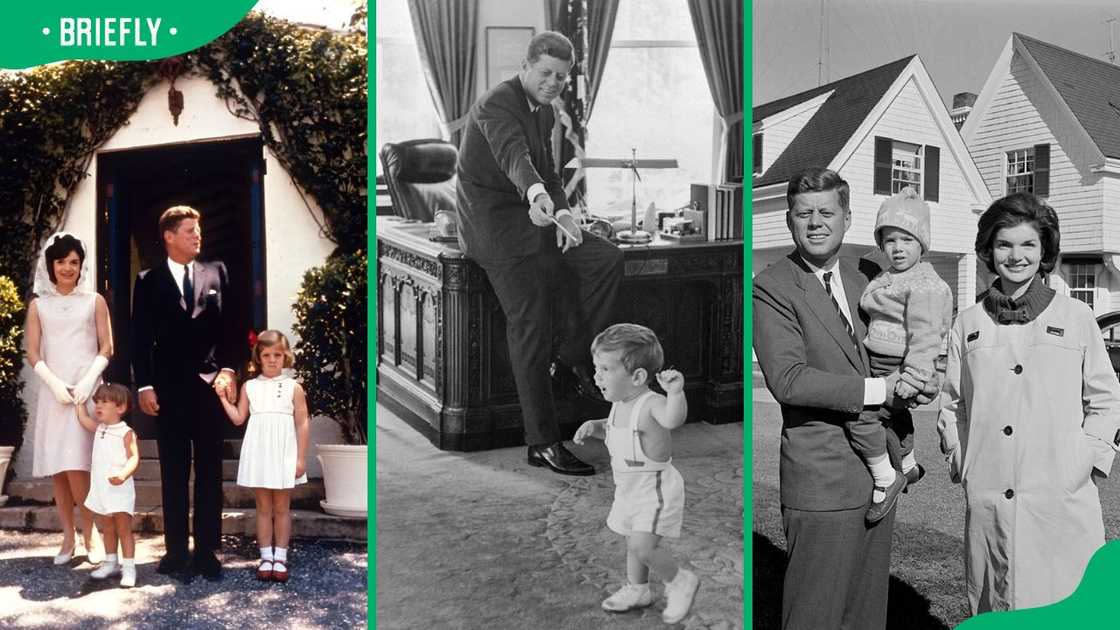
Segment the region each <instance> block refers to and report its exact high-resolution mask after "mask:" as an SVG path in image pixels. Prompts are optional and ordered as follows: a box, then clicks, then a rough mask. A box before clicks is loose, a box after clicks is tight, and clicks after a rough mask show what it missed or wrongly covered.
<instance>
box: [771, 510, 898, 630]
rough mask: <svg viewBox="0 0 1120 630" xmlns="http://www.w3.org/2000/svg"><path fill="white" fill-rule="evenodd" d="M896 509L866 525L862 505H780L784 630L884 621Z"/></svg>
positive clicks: (858, 627) (859, 627)
mask: <svg viewBox="0 0 1120 630" xmlns="http://www.w3.org/2000/svg"><path fill="white" fill-rule="evenodd" d="M868 500H870V497H868ZM895 512H896V510H894V509H892V510H891V511H890V513H888V514H887V516H886V517H884V518H883V520H881V521H879V522H878V523H876V524H874V525H868V524H867V523H866V522H865V521H864V516H865V515H866V513H867V506H866V505H865V506H862V507H859V508H857V509H854V510H835V511H829V512H813V511H807V510H795V509H792V508H788V507H785V506H782V525H783V527H784V529H785V535H786V558H787V560H788V561H789V564H788V566H787V567H786V576H785V583H784V585H783V590H782V628H783V630H802V629H804V630H821V629H822V628H835V629H838V630H878V629H881V628H885V627H886V624H887V586H888V584H889V578H890V562H891V530H892V529H893V528H894V517H895Z"/></svg>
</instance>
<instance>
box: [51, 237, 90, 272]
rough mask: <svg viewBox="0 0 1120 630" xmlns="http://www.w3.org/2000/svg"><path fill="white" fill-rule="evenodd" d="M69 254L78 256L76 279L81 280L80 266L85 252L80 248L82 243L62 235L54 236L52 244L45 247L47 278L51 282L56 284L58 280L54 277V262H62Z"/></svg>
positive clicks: (84, 258)
mask: <svg viewBox="0 0 1120 630" xmlns="http://www.w3.org/2000/svg"><path fill="white" fill-rule="evenodd" d="M70 252H74V253H76V254H78V267H79V270H78V273H79V275H78V277H79V278H81V277H82V276H81V266H82V264H84V263H85V261H86V250H85V248H83V247H82V242H81V241H79V240H78V239H76V238H74V237H73V236H70V235H69V234H63V235H62V236H56V237H55V239H54V242H52V243H51V244H50V245H48V246H47V249H46V252H45V256H46V258H47V276H48V277H50V279H51V282H53V283H54V284H58V278H55V277H54V261H56V260H62V259H63V258H66V257H67V256H69V255H70Z"/></svg>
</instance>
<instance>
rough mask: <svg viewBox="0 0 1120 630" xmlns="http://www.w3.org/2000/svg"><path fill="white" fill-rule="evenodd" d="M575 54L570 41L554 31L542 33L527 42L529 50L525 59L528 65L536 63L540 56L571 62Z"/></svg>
mask: <svg viewBox="0 0 1120 630" xmlns="http://www.w3.org/2000/svg"><path fill="white" fill-rule="evenodd" d="M574 53H575V48H574V47H573V46H572V40H570V39H568V38H567V37H565V36H564V35H563V34H561V33H557V32H556V31H543V32H541V33H538V34H536V35H534V36H533V38H532V39H530V40H529V50H528V52H526V53H525V59H526V60H527V61H528V62H529V63H536V62H537V60H538V59H540V58H541V55H548V56H549V57H555V58H557V59H562V60H564V61H571V60H572V56H573V55H574Z"/></svg>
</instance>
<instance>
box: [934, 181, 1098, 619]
mask: <svg viewBox="0 0 1120 630" xmlns="http://www.w3.org/2000/svg"><path fill="white" fill-rule="evenodd" d="M1058 243H1059V231H1058V217H1057V215H1056V213H1055V212H1054V210H1053V209H1051V208H1050V207H1049V206H1047V205H1045V204H1044V203H1043V202H1041V201H1040V200H1039V199H1038V198H1037V197H1035V196H1034V195H1031V194H1029V193H1016V194H1013V195H1009V196H1007V197H1004V198H1002V199H999V200H997V201H995V202H994V203H993V204H992V205H991V206H990V207H989V208H988V210H987V211H986V212H985V213H984V214H983V216H981V217H980V222H979V230H978V234H977V237H976V255H977V257H978V258H979V259H980V260H982V261H984V263H985V264H986V265H987V267H988V269H989V271H991V272H993V273H995V274H996V275H997V276H998V278H997V279H996V281H995V282H994V283H993V284H992V286H991V288H989V289H988V291H987V292H986V293H985V294H984V295H983V296H982V300H981V301H980V302H979V303H977V304H976V305H974V306H972V307H970V308H968V309H966V310H965V311H963V312H961V314H960V316H959V317H958V318H957V321H956V322H955V323H954V325H953V328H952V330H951V332H950V339H949V360H948V370H947V372H946V395H947V401H946V403H945V405H944V406H943V408H942V410H941V413H940V416H939V418H938V422H937V428H938V432H939V433H940V436H941V448H942V451H943V452H944V453H945V454H946V458H947V460H948V463H949V474H950V477H951V479H952V480H953V481H954V482H956V483H960V484H962V485H963V487H964V494H965V501H966V512H965V553H966V563H965V564H966V582H967V590H968V601H969V606H970V608H971V610H972V613H973V614H977V613H981V612H985V611H989V610H1009V609H1018V608H1030V607H1035V606H1042V605H1046V604H1050V603H1053V602H1056V601H1058V600H1061V599H1063V598H1065V597H1066V596H1068V595H1069V594H1071V593H1072V592H1073V591H1074V590H1075V589H1076V588H1077V585H1078V584H1079V583H1080V581H1081V577H1082V575H1083V574H1084V572H1085V567H1086V566H1087V565H1088V563H1089V559H1090V557H1091V556H1092V555H1093V553H1094V552H1095V551H1096V550H1097V549H1098V548H1100V547H1101V546H1102V545H1103V544H1104V523H1103V519H1102V516H1101V504H1100V497H1099V495H1098V493H1097V486H1096V484H1097V483H1098V482H1099V481H1100V480H1102V479H1103V478H1104V477H1105V476H1106V475H1107V474H1108V472H1109V470H1110V469H1111V467H1112V460H1113V456H1114V454H1115V447H1116V443H1115V438H1116V437H1117V430H1118V429H1120V384H1118V383H1117V379H1116V375H1115V374H1114V373H1113V371H1112V365H1111V363H1110V362H1109V360H1108V354H1107V352H1106V350H1105V347H1104V342H1103V340H1102V339H1101V333H1100V329H1099V328H1098V326H1097V323H1096V320H1095V319H1094V317H1093V312H1092V310H1091V309H1090V308H1089V307H1088V306H1087V305H1086V304H1084V303H1082V302H1080V301H1078V300H1075V299H1072V298H1069V297H1066V296H1064V295H1060V294H1056V293H1055V291H1054V290H1053V289H1051V288H1050V287H1048V286H1046V284H1045V283H1044V282H1043V279H1042V278H1043V276H1044V275H1045V274H1047V273H1050V272H1051V271H1052V270H1053V269H1054V265H1055V262H1056V260H1057V257H1058V253H1059V247H1058Z"/></svg>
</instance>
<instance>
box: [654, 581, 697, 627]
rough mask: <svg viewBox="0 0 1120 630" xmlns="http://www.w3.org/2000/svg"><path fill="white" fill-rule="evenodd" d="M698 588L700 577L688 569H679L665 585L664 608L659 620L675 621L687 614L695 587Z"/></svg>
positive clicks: (694, 593)
mask: <svg viewBox="0 0 1120 630" xmlns="http://www.w3.org/2000/svg"><path fill="white" fill-rule="evenodd" d="M698 588H700V578H698V577H696V574H695V573H693V572H692V571H689V570H688V569H679V570H678V571H677V577H675V578H673V581H672V582H669V583H667V584H666V585H665V599H666V600H668V601H667V603H666V604H665V610H663V611H662V612H661V621H664V622H665V623H677V622H679V621H680V620H681V619H684V618H685V617H686V616H688V609H689V608H692V598H693V597H694V596H695V595H696V589H698Z"/></svg>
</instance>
